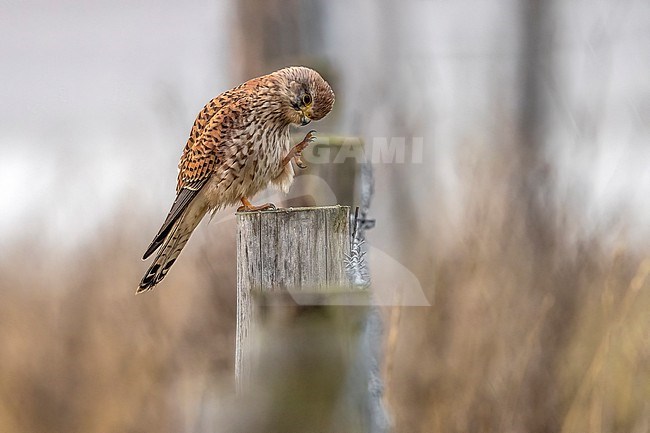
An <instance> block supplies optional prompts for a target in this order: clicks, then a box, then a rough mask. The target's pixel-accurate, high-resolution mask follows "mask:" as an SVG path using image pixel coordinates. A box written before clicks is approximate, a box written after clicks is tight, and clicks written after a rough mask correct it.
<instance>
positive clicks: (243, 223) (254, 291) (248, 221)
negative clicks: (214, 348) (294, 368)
mask: <svg viewBox="0 0 650 433" xmlns="http://www.w3.org/2000/svg"><path fill="white" fill-rule="evenodd" d="M349 214H350V208H349V207H347V206H325V207H308V208H288V209H278V210H272V211H263V212H240V213H238V214H237V230H238V237H237V337H236V349H235V374H236V378H237V383H238V388H240V389H241V387H242V386H245V384H246V382H247V381H248V379H249V378H250V375H251V363H252V361H251V341H252V339H251V337H252V333H253V332H254V326H255V317H254V316H255V308H254V302H255V299H256V298H257V299H260V298H261V296H262V295H265V294H267V295H268V294H273V293H285V294H287V293H288V294H289V295H299V294H300V293H310V294H313V293H323V294H326V293H328V292H330V291H337V292H341V291H342V290H343V291H345V289H346V288H349V285H350V283H349V280H348V277H347V276H346V272H345V257H346V255H347V254H349V252H350V228H349Z"/></svg>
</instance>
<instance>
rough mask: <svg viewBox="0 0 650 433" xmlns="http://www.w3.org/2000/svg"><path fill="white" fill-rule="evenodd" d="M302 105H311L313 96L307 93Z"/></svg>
mask: <svg viewBox="0 0 650 433" xmlns="http://www.w3.org/2000/svg"><path fill="white" fill-rule="evenodd" d="M302 103H303V104H304V105H309V104H311V95H310V94H309V93H305V94H304V95H302Z"/></svg>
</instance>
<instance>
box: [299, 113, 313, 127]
mask: <svg viewBox="0 0 650 433" xmlns="http://www.w3.org/2000/svg"><path fill="white" fill-rule="evenodd" d="M309 122H311V119H310V118H309V117H307V115H306V114H305V113H302V116H300V124H301V125H302V126H305V125H309Z"/></svg>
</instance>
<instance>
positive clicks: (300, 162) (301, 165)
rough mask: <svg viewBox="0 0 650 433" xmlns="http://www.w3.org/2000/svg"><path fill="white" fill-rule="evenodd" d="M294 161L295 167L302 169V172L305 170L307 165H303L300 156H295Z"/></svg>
mask: <svg viewBox="0 0 650 433" xmlns="http://www.w3.org/2000/svg"><path fill="white" fill-rule="evenodd" d="M295 161H296V165H297V166H298V167H300V168H302V169H303V170H304V169H305V168H307V164H305V163H304V162H303V160H302V155H296V158H295Z"/></svg>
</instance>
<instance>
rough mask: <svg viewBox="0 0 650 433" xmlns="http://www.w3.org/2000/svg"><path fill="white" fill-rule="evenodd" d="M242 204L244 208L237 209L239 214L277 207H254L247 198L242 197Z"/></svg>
mask: <svg viewBox="0 0 650 433" xmlns="http://www.w3.org/2000/svg"><path fill="white" fill-rule="evenodd" d="M241 202H242V204H243V206H239V207H238V208H237V212H255V211H258V210H268V209H275V205H274V204H273V203H264V204H262V205H259V206H253V205H252V204H251V202H249V201H248V199H247V198H246V197H242V198H241Z"/></svg>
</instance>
